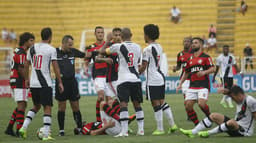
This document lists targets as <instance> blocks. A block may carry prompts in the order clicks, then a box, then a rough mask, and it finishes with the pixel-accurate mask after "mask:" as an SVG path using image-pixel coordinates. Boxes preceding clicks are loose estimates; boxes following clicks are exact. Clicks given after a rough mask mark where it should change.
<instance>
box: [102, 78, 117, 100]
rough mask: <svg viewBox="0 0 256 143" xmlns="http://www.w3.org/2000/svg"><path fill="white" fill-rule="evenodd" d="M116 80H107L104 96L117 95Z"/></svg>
mask: <svg viewBox="0 0 256 143" xmlns="http://www.w3.org/2000/svg"><path fill="white" fill-rule="evenodd" d="M116 89H117V82H116V81H112V82H107V88H106V93H105V94H106V96H109V97H114V96H116V95H117V90H116Z"/></svg>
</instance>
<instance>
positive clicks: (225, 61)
mask: <svg viewBox="0 0 256 143" xmlns="http://www.w3.org/2000/svg"><path fill="white" fill-rule="evenodd" d="M235 64H236V60H235V57H234V56H233V55H232V54H228V55H227V56H225V55H224V54H221V55H220V56H219V57H218V58H217V59H216V65H217V66H219V67H220V68H221V73H220V77H222V78H223V77H233V72H232V66H233V65H235Z"/></svg>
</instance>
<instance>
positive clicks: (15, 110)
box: [9, 108, 17, 127]
mask: <svg viewBox="0 0 256 143" xmlns="http://www.w3.org/2000/svg"><path fill="white" fill-rule="evenodd" d="M16 115H17V108H15V109H14V110H13V112H12V117H11V119H10V121H9V126H10V127H13V125H14V123H15V121H16Z"/></svg>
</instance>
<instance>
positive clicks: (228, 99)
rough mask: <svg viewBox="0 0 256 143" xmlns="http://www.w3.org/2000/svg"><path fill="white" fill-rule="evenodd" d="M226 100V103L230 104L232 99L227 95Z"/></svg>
mask: <svg viewBox="0 0 256 143" xmlns="http://www.w3.org/2000/svg"><path fill="white" fill-rule="evenodd" d="M226 96H227V95H226ZM226 101H227V102H228V104H232V99H231V97H229V96H227V98H226Z"/></svg>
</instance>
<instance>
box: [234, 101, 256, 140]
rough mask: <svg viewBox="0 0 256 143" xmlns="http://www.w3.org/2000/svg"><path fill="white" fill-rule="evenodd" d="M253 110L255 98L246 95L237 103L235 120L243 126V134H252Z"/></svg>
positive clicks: (255, 107)
mask: <svg viewBox="0 0 256 143" xmlns="http://www.w3.org/2000/svg"><path fill="white" fill-rule="evenodd" d="M253 112H256V99H255V98H253V97H252V96H246V97H245V99H244V101H243V102H242V103H241V104H237V107H236V116H235V120H236V121H237V123H238V124H239V125H240V126H241V127H243V129H244V132H241V134H243V135H244V136H252V135H253V131H254V118H253V114H252V113H253Z"/></svg>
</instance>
